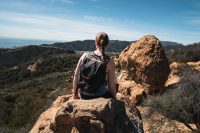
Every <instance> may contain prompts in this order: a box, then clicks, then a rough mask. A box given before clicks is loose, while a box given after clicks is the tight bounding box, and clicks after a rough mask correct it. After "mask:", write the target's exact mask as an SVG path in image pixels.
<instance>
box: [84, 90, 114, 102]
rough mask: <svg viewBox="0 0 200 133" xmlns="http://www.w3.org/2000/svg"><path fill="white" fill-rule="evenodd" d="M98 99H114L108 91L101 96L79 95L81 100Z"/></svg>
mask: <svg viewBox="0 0 200 133" xmlns="http://www.w3.org/2000/svg"><path fill="white" fill-rule="evenodd" d="M100 97H103V98H114V97H113V96H112V94H111V93H110V92H109V91H107V92H106V93H105V94H104V95H102V96H87V95H84V94H81V99H85V100H89V99H95V98H100Z"/></svg>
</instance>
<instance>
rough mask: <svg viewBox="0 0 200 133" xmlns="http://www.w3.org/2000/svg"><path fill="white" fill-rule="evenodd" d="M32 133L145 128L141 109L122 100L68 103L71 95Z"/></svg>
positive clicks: (114, 132)
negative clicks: (129, 106) (128, 106)
mask: <svg viewBox="0 0 200 133" xmlns="http://www.w3.org/2000/svg"><path fill="white" fill-rule="evenodd" d="M132 107H133V106H132ZM30 132H31V133H54V132H55V133H104V132H106V133H134V132H143V129H142V121H141V117H140V114H139V112H138V110H137V109H136V108H131V109H128V108H126V107H125V105H124V103H123V102H121V101H117V100H113V99H103V98H99V99H93V100H69V96H62V97H58V99H57V100H56V101H55V102H54V103H53V105H52V107H50V108H49V109H48V110H47V111H45V112H44V113H42V114H41V116H40V117H39V119H38V120H37V122H36V123H35V125H34V127H33V128H32V130H31V131H30Z"/></svg>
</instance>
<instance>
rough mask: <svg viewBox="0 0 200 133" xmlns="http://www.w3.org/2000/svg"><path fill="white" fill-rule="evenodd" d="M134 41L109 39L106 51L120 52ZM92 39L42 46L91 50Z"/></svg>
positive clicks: (166, 44)
mask: <svg viewBox="0 0 200 133" xmlns="http://www.w3.org/2000/svg"><path fill="white" fill-rule="evenodd" d="M133 42H135V41H119V40H110V44H109V45H108V48H107V49H106V50H107V51H108V52H121V51H122V50H123V49H125V48H126V47H127V46H128V45H130V44H131V43H133ZM94 43H95V41H94V40H84V41H72V42H64V43H54V44H52V45H47V44H44V46H54V47H59V48H63V49H67V50H76V51H91V50H94V49H95V45H94ZM161 43H162V45H163V47H164V48H165V49H167V50H168V49H172V48H181V47H183V45H182V44H180V43H176V42H169V41H161Z"/></svg>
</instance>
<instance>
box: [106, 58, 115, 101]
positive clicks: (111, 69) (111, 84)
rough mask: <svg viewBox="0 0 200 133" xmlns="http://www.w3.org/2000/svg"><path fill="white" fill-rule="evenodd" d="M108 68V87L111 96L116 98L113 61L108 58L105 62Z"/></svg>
mask: <svg viewBox="0 0 200 133" xmlns="http://www.w3.org/2000/svg"><path fill="white" fill-rule="evenodd" d="M107 70H108V88H109V91H110V92H111V94H112V95H113V97H114V98H115V99H116V88H115V62H114V61H113V60H112V59H110V61H109V62H108V64H107Z"/></svg>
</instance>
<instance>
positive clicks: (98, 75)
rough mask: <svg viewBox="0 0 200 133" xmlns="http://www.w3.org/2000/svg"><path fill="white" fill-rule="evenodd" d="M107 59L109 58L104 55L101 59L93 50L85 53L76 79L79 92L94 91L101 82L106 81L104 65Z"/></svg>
mask: <svg viewBox="0 0 200 133" xmlns="http://www.w3.org/2000/svg"><path fill="white" fill-rule="evenodd" d="M109 60H110V58H109V57H108V56H106V55H105V56H104V61H102V59H101V56H97V55H96V54H95V53H94V52H88V53H86V54H85V58H84V59H83V60H82V64H81V67H80V77H79V81H78V87H79V88H80V90H81V92H83V91H84V92H87V93H95V92H97V91H98V90H99V88H100V87H101V85H102V84H105V83H106V65H107V63H108V61H109Z"/></svg>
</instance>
